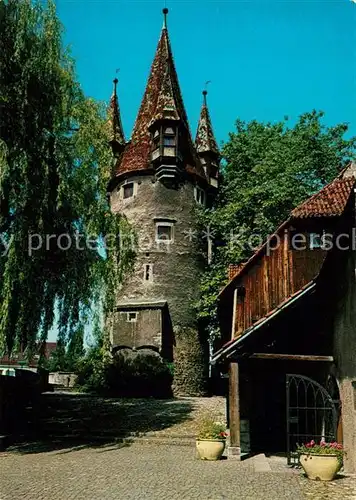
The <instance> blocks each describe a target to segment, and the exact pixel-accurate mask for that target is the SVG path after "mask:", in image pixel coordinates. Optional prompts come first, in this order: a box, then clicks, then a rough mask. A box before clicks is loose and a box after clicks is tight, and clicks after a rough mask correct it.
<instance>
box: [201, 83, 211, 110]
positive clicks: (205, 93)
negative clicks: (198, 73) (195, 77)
mask: <svg viewBox="0 0 356 500" xmlns="http://www.w3.org/2000/svg"><path fill="white" fill-rule="evenodd" d="M209 83H211V80H208V81H207V82H205V87H204V90H203V96H204V105H205V106H206V96H207V95H208V90H207V88H208V85H209Z"/></svg>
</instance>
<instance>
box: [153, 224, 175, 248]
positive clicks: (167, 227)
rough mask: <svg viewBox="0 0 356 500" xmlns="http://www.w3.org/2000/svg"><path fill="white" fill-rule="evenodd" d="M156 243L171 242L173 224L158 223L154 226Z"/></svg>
mask: <svg viewBox="0 0 356 500" xmlns="http://www.w3.org/2000/svg"><path fill="white" fill-rule="evenodd" d="M156 241H157V242H165V243H171V242H172V241H173V224H171V223H169V222H159V223H157V225H156Z"/></svg>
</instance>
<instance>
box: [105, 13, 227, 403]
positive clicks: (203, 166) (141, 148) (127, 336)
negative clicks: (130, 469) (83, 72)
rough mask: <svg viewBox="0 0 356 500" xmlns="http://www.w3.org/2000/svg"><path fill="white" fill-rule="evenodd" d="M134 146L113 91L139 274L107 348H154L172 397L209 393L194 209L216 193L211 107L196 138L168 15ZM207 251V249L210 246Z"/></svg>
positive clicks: (117, 200)
mask: <svg viewBox="0 0 356 500" xmlns="http://www.w3.org/2000/svg"><path fill="white" fill-rule="evenodd" d="M163 13H164V24H163V28H162V32H161V35H160V39H159V42H158V47H157V50H156V54H155V57H154V61H153V64H152V67H151V71H150V75H149V78H148V83H147V86H146V90H145V93H144V96H143V100H142V103H141V107H140V110H139V112H138V116H137V119H136V122H135V125H134V129H133V133H132V138H131V140H130V141H129V142H128V143H126V145H124V147H123V144H124V141H123V137H124V135H123V131H122V126H121V119H120V113H119V107H118V100H117V94H116V83H115V88H114V95H113V98H112V100H111V106H110V109H111V112H110V113H111V114H110V116H111V120H110V124H111V126H112V127H113V132H112V137H113V139H112V148H113V153H114V156H115V158H116V159H115V171H114V176H113V179H112V181H111V183H110V191H111V207H112V210H113V211H114V212H116V213H121V214H124V215H125V216H126V218H127V220H128V221H129V223H130V224H131V227H132V228H133V230H134V232H135V233H136V238H137V242H138V245H137V252H136V260H135V264H134V269H133V272H132V273H131V274H130V275H129V276H127V277H126V279H125V281H124V283H123V284H122V286H121V288H120V289H119V290H118V293H117V304H116V310H115V312H114V321H113V330H112V333H111V344H112V346H113V349H114V350H118V349H121V348H134V349H140V348H141V349H142V348H146V349H147V348H148V349H152V350H155V351H156V352H158V353H160V355H161V356H162V357H163V358H165V359H166V360H169V361H173V362H174V388H175V392H176V393H180V394H190V395H198V394H202V393H204V381H205V373H206V367H207V359H206V358H205V348H204V347H205V342H204V338H203V335H202V334H201V332H200V331H199V327H198V323H197V320H196V312H195V310H194V304H195V302H196V301H197V299H198V297H199V281H200V277H201V272H202V270H203V268H204V265H205V262H204V258H203V257H202V253H201V252H200V251H199V244H198V243H199V242H198V235H197V232H196V208H197V206H199V205H205V204H206V203H208V200H209V199H211V197H213V196H214V195H215V193H216V190H217V187H218V166H219V151H218V148H217V144H216V141H215V138H214V134H213V131H212V126H211V121H210V117H209V112H208V108H207V104H206V92H204V100H203V106H202V111H201V117H200V121H199V126H198V131H197V138H196V143H195V144H194V143H193V141H192V138H191V133H190V129H189V124H188V119H187V114H186V111H185V108H184V104H183V99H182V95H181V91H180V87H179V83H178V77H177V73H176V69H175V65H174V61H173V56H172V50H171V45H170V41H169V36H168V30H167V24H166V18H167V13H168V9H164V10H163ZM205 244H206V242H205Z"/></svg>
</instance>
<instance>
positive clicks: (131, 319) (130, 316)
mask: <svg viewBox="0 0 356 500" xmlns="http://www.w3.org/2000/svg"><path fill="white" fill-rule="evenodd" d="M137 316H138V315H137V312H128V313H127V316H126V321H127V322H128V323H136V321H137Z"/></svg>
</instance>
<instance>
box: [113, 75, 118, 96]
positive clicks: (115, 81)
mask: <svg viewBox="0 0 356 500" xmlns="http://www.w3.org/2000/svg"><path fill="white" fill-rule="evenodd" d="M118 83H119V80H118V79H117V78H114V79H113V84H114V95H115V96H116V95H117V92H116V88H117V84H118Z"/></svg>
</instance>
